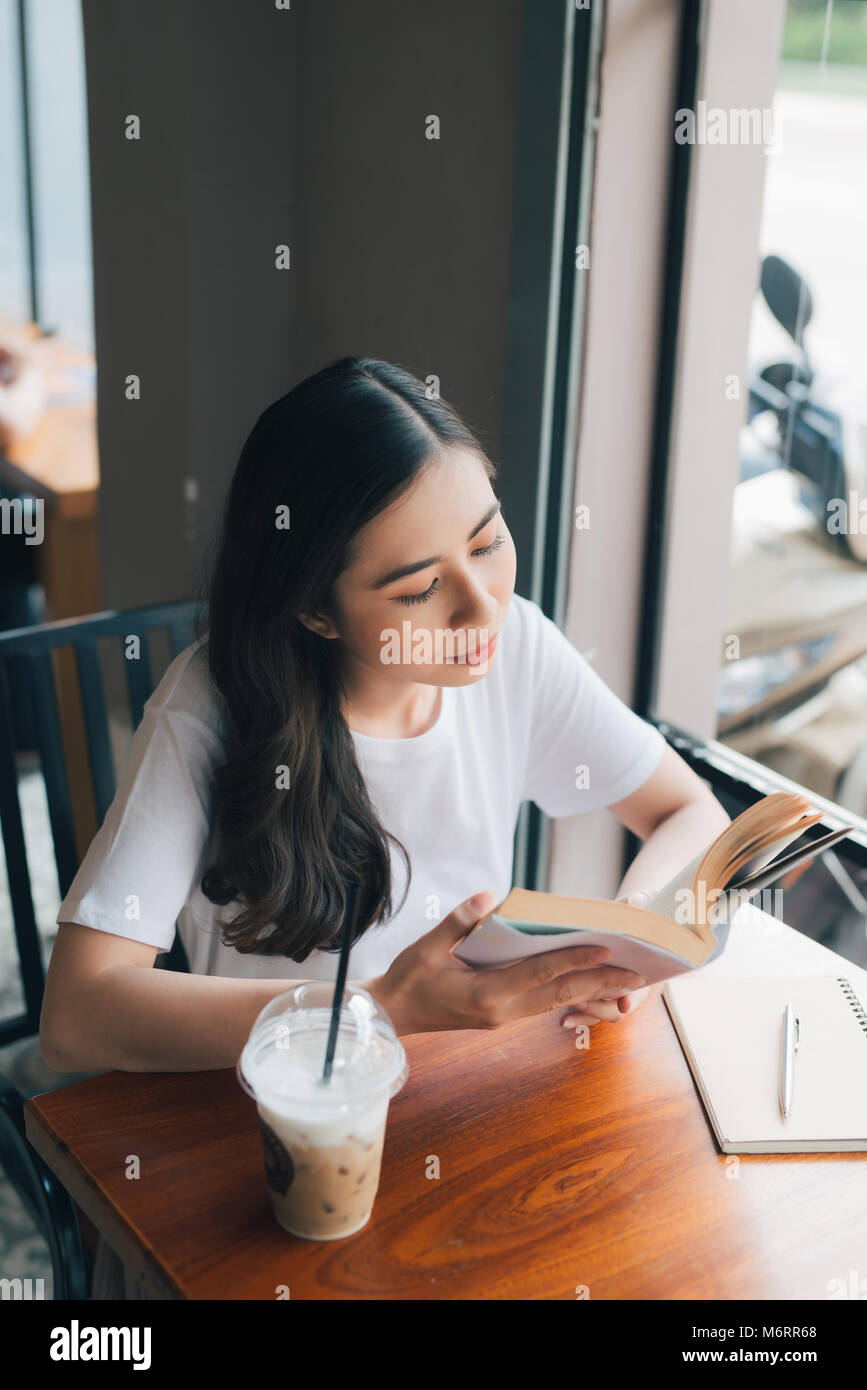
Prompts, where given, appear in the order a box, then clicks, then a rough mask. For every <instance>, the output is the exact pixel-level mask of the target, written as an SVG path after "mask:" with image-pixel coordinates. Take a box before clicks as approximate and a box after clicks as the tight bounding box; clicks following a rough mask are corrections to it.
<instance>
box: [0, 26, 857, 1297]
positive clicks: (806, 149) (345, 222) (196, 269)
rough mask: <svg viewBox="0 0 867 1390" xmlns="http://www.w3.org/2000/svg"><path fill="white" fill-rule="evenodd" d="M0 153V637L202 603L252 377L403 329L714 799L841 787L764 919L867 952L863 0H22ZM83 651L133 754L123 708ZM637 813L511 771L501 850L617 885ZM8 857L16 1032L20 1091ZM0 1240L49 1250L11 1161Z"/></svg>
mask: <svg viewBox="0 0 867 1390" xmlns="http://www.w3.org/2000/svg"><path fill="white" fill-rule="evenodd" d="M702 104H703V107H704V112H705V115H706V116H707V118H708V119H707V121H706V123H705V125H704V127H702V123H701V121H700V120H697V122H696V130H697V131H701V130H702V129H704V130H705V136H706V138H701V137H699V139H697V140H696V142H695V143H689V142H685V143H681V142H680V141H679V140H677V139H676V138H675V131H676V128H677V113H678V112H679V111H680V112H682V111H683V110H689V111H694V112H698V110H699V106H700V105H702ZM714 113H716V114H715V115H714ZM711 132H713V133H711ZM0 180H2V188H3V197H2V199H0V522H2V525H0V633H9V632H12V631H23V630H34V631H35V630H38V629H40V628H41V626H42V625H44V624H46V623H54V622H57V621H69V622H74V621H75V620H79V619H81V618H84V617H86V616H88V615H93V614H98V613H106V612H114V611H121V612H122V611H125V610H128V609H133V608H134V609H139V608H143V607H146V606H153V605H161V604H171V603H176V602H178V601H180V600H186V599H190V598H192V597H194V595H195V594H196V592H197V590H198V585H199V583H200V579H201V572H202V565H203V563H204V561H205V559H206V556H207V552H208V547H209V544H210V541H211V538H212V535H213V530H214V527H215V525H216V521H217V517H218V512H219V508H220V505H221V503H222V499H223V495H224V493H225V489H226V486H227V484H228V481H229V479H230V477H231V473H232V471H233V468H234V466H235V463H236V461H237V457H238V453H239V450H240V447H241V444H242V443H243V440H244V438H245V436H246V434H247V433H248V431H249V429H250V427H251V425H252V423H253V422H254V420H255V418H256V417H257V415H258V413H259V412H260V411H261V410H262V409H263V408H264V407H265V406H266V405H267V404H268V403H269V402H270V401H272V400H273V399H274V398H275V397H276V396H278V395H280V394H282V393H283V392H284V391H286V390H288V389H289V388H290V387H291V386H292V385H293V384H294V383H295V382H296V381H298V380H300V379H301V378H303V377H304V376H306V375H307V374H309V373H310V372H312V371H315V370H316V369H317V368H319V367H320V366H322V365H323V364H324V363H325V362H326V361H327V360H329V359H330V358H333V357H337V356H340V355H343V354H345V353H359V354H371V355H376V356H381V357H385V358H389V359H391V360H394V361H396V362H400V363H402V364H403V365H405V366H406V367H408V368H409V369H410V370H411V371H413V372H415V373H416V374H417V375H418V376H420V377H422V378H424V379H426V380H428V381H429V382H430V383H431V384H432V386H433V388H434V389H437V390H439V391H440V392H441V394H442V395H443V396H444V397H445V398H446V399H447V400H449V401H451V402H452V403H453V404H454V405H456V406H457V408H458V409H459V410H460V411H461V412H462V413H463V414H464V415H465V416H466V418H467V419H468V421H469V423H470V424H471V426H472V427H473V428H475V429H476V430H477V432H478V433H479V434H480V436H481V438H482V440H483V442H484V443H485V445H486V447H487V448H488V450H489V452H490V454H491V457H492V458H494V459H495V460H496V461H497V463H498V464H499V466H500V470H501V474H500V494H501V496H502V498H503V504H504V513H505V515H506V517H507V519H508V522H509V525H510V528H511V530H512V533H513V535H514V536H515V539H516V544H517V548H518V556H519V569H518V579H517V588H518V591H519V592H520V593H523V594H525V595H527V596H529V597H531V598H533V599H535V600H536V601H537V602H538V603H539V604H540V605H541V606H542V608H543V609H544V611H545V612H547V613H548V614H549V615H550V616H551V617H552V618H553V619H554V620H555V621H556V622H557V623H558V624H559V625H560V626H561V627H562V628H563V630H564V631H565V632H566V633H567V635H568V636H569V638H570V640H571V641H572V642H573V643H574V644H575V645H576V647H578V648H579V649H580V650H581V651H582V652H584V654H585V656H587V658H588V659H589V660H591V661H592V662H593V664H594V666H595V668H596V669H597V670H598V671H599V672H600V674H601V675H602V676H603V678H604V679H605V680H606V681H607V682H608V683H609V684H610V685H611V686H612V688H614V689H615V690H616V691H617V693H618V694H619V695H620V696H621V697H622V698H623V699H625V700H627V701H628V702H629V703H630V704H631V705H632V706H633V708H635V709H637V710H638V712H639V713H641V714H642V715H644V717H646V718H648V719H651V720H653V721H654V722H656V723H657V724H658V725H659V727H660V728H662V730H663V732H664V733H665V734H666V736H667V737H668V738H669V740H670V741H671V742H672V744H673V745H674V746H675V747H676V748H677V749H678V751H679V752H680V753H681V754H682V756H684V757H685V758H686V759H687V760H688V761H689V762H690V764H691V765H692V766H693V767H695V769H696V770H697V771H698V772H699V774H700V775H701V776H703V777H705V778H706V779H707V780H708V782H709V783H710V784H711V786H712V787H713V789H714V791H715V792H716V793H717V795H718V796H719V797H720V799H721V800H722V801H723V802H724V804H725V805H726V807H727V809H728V810H729V812H730V813H731V814H732V815H735V814H737V813H738V812H739V811H741V810H743V809H744V808H745V807H746V806H747V805H748V804H750V803H751V802H752V801H754V800H755V799H756V798H757V797H758V796H760V795H763V794H765V793H767V792H769V791H773V790H779V789H792V788H793V787H794V788H796V789H801V790H803V791H804V794H805V795H808V796H809V797H810V799H811V800H812V801H813V802H814V804H815V805H816V806H817V807H819V808H821V809H822V810H823V811H825V813H826V817H827V819H826V826H827V828H833V827H834V826H836V825H837V824H839V823H841V820H842V819H848V820H850V821H851V822H852V824H853V825H854V826H855V831H854V833H853V835H852V837H851V839H850V840H849V841H847V842H846V844H845V849H843V850H840V851H835V852H831V853H828V854H826V855H824V856H823V857H822V859H821V861H819V862H817V863H816V864H814V865H813V866H810V867H809V868H808V869H807V870H802V871H796V873H795V874H793V875H790V877H789V879H787V880H786V881H785V883H784V885H783V887H784V892H785V898H784V902H785V908H784V914H783V915H784V916H785V920H786V921H787V922H788V923H789V924H790V925H791V926H793V927H796V928H797V929H798V930H800V931H802V932H805V933H806V934H807V935H809V936H811V937H813V938H814V939H816V940H819V941H821V942H823V943H824V944H825V945H828V946H830V947H832V948H833V949H834V950H836V951H839V952H840V953H841V954H842V955H844V956H845V957H846V958H847V959H849V960H852V961H853V962H856V963H858V964H860V965H865V964H867V936H865V929H867V819H865V818H867V334H865V323H867V3H865V2H864V0H763V2H762V4H761V5H756V4H755V3H754V0H705V3H698V0H604V2H603V0H592V4H588V5H586V6H582V7H580V8H579V7H578V6H577V5H575V4H573V3H571V0H473V3H472V4H471V5H467V4H465V3H462V2H460V0H441V2H440V3H439V4H438V5H436V6H433V7H431V6H429V5H425V4H423V3H421V0H399V3H398V0H365V4H364V5H357V4H354V3H351V0H294V3H292V4H291V7H287V8H278V7H277V5H276V4H275V5H272V6H268V5H261V6H256V7H253V6H250V5H245V4H243V3H242V0H207V3H206V0H185V3H184V4H183V5H177V4H173V3H170V0H83V3H79V2H78V0H0ZM862 503H863V505H862ZM40 527H42V528H43V533H42V534H41V536H40V539H39V541H38V543H36V538H37V535H38V534H39V528H40ZM29 541H32V542H34V543H28V542H29ZM169 636H170V634H166V633H162V634H161V635H158V636H156V637H155V638H154V639H153V641H152V642H151V643H150V647H149V650H148V661H149V678H150V680H151V681H152V682H153V683H155V682H156V680H158V679H159V676H160V674H161V672H162V670H163V669H164V668H165V665H166V664H167V663H168V661H169V660H170V658H171V652H172V647H171V644H170V640H169ZM98 652H99V672H100V676H101V682H102V685H103V686H104V690H105V694H106V704H107V712H108V723H109V730H110V740H109V742H110V753H111V758H112V761H113V767H114V773H115V775H116V773H117V771H118V769H119V768H120V767H121V766H122V765H123V761H124V759H125V757H126V754H127V751H128V748H129V741H130V738H131V736H132V731H133V727H134V725H135V722H136V711H135V702H134V701H133V705H132V707H130V701H129V700H128V699H127V688H126V681H125V673H124V670H123V664H124V663H123V658H122V653H121V652H120V651H118V650H117V645H116V643H112V642H111V641H109V640H108V639H105V640H100V641H99V643H98ZM71 663H72V656H71V653H68V652H67V653H64V652H62V651H56V652H54V653H53V655H52V670H53V677H54V680H55V685H56V699H57V715H58V728H59V736H60V742H61V744H62V754H63V761H64V765H65V768H66V772H67V774H68V800H69V824H68V826H67V829H68V831H69V837H70V843H71V844H72V846H73V849H72V851H71V853H72V855H73V857H74V858H75V857H77V858H78V859H80V857H81V856H83V854H84V852H85V851H86V848H87V845H88V844H89V842H90V839H91V838H92V836H93V834H94V833H95V830H96V828H97V826H98V824H99V822H100V820H101V814H100V799H99V796H98V795H97V794H96V793H95V789H94V779H93V776H92V775H91V774H92V767H91V763H90V759H89V745H88V730H87V727H86V723H85V719H84V714H83V710H82V704H81V698H80V689H79V683H78V679H77V673H76V668H75V666H74V664H71ZM5 669H6V675H5V676H4V677H3V680H5V681H7V685H6V686H5V687H4V688H5V690H6V695H5V697H4V698H5V700H6V701H7V729H6V733H7V736H8V737H9V738H11V744H10V747H11V748H12V752H13V754H14V760H13V761H12V762H9V761H8V760H7V761H6V762H4V764H3V767H4V768H6V783H5V785H6V792H5V793H2V792H0V812H2V819H3V830H4V848H5V852H6V853H5V862H10V863H11V862H12V846H13V839H14V834H15V829H14V824H13V822H14V819H15V816H14V808H13V802H15V803H16V804H18V805H19V806H20V816H21V826H22V827H23V837H24V841H25V843H26V864H27V870H28V877H29V892H30V894H31V897H32V905H33V915H34V921H35V924H36V929H37V931H38V936H39V941H40V943H41V946H40V949H41V953H42V960H43V961H47V958H48V953H49V952H50V947H51V942H52V941H53V938H54V934H55V931H56V927H55V922H54V917H55V915H56V912H57V908H58V905H59V902H60V898H61V896H62V891H61V889H62V880H63V879H64V875H65V874H66V869H64V867H63V864H61V868H60V870H59V871H58V865H57V854H56V850H57V844H58V836H59V830H58V822H57V818H56V816H55V815H53V813H52V806H51V804H50V802H51V796H50V795H49V794H48V792H47V790H46V786H47V783H46V744H45V739H44V733H43V728H42V724H41V722H40V719H38V718H37V717H36V714H37V710H38V708H41V707H39V706H38V705H37V702H36V701H35V699H34V691H33V687H32V683H31V676H32V671H31V667H30V666H28V664H27V662H26V661H25V660H24V658H23V657H16V656H12V657H10V659H9V660H8V661H7V663H6V668H5ZM0 694H2V690H0ZM59 746H60V744H59V745H58V747H59ZM4 756H5V755H4ZM0 774H2V768H0ZM2 781H3V777H2V775H0V782H2ZM50 781H51V776H50V769H49V778H48V782H49V783H50ZM10 783H14V784H15V795H14V796H13V795H12V789H11V786H10ZM16 824H17V822H16ZM635 848H636V845H635V843H634V842H633V841H632V840H631V837H628V836H624V835H623V833H622V832H621V829H620V827H619V826H618V825H617V824H616V823H615V822H614V821H613V818H612V817H610V816H608V815H607V814H606V813H594V814H591V815H588V816H577V817H572V818H570V819H568V820H566V821H558V822H554V823H551V822H548V821H547V820H546V818H545V817H544V816H542V814H541V813H540V812H539V811H538V808H536V807H533V806H529V805H528V806H525V808H524V809H523V811H522V816H521V822H520V824H519V827H518V833H517V835H516V843H515V853H516V860H515V882H516V883H525V884H526V885H527V886H530V887H534V886H535V887H543V886H548V887H550V888H551V889H552V891H558V892H569V891H572V892H581V893H584V894H588V895H600V896H602V895H604V896H607V895H610V894H611V893H612V892H613V891H614V889H615V887H616V884H617V882H618V880H619V877H620V874H621V872H622V869H623V867H624V864H625V863H626V862H627V861H628V859H629V857H630V856H631V855H632V854H634V852H635ZM3 862H4V861H3V858H2V857H0V1030H3V1031H0V1069H3V1070H5V1071H6V1073H7V1074H8V1075H10V1076H12V1075H13V1073H14V1075H15V1079H16V1084H17V1085H18V1086H19V1089H20V1090H22V1091H23V1092H24V1093H25V1094H26V1093H27V1092H28V1089H29V1093H31V1094H32V1093H34V1092H35V1091H37V1090H39V1089H44V1088H45V1087H46V1086H47V1085H49V1084H52V1078H51V1076H50V1075H46V1072H45V1070H44V1069H43V1068H42V1066H41V1062H40V1059H39V1057H38V1048H36V1047H35V1045H34V1044H35V1032H36V1029H37V1028H38V1004H37V1003H34V1001H35V1000H36V1001H38V997H39V992H40V989H41V985H40V983H39V981H40V979H41V975H40V972H41V968H42V966H41V963H40V962H39V961H35V962H34V963H33V964H32V973H31V977H30V980H29V982H27V983H26V985H25V982H24V980H23V977H22V972H21V969H20V968H19V967H20V960H21V940H22V930H23V929H22V927H21V920H22V918H21V913H22V910H23V909H22V907H21V896H20V892H19V887H20V885H18V886H17V885H16V880H15V875H11V874H6V873H5V871H4V868H3ZM34 980H35V981H36V983H35V984H34V983H33V981H34ZM0 1249H9V1250H13V1251H14V1252H15V1253H16V1261H13V1263H15V1267H16V1270H18V1269H19V1267H20V1270H21V1271H22V1272H24V1271H25V1270H27V1269H30V1270H32V1271H33V1272H34V1273H37V1272H40V1271H43V1272H44V1270H45V1268H46V1267H47V1266H46V1257H45V1252H44V1247H43V1246H42V1244H41V1242H40V1239H39V1237H38V1236H37V1235H36V1234H35V1231H34V1230H33V1228H32V1226H28V1223H27V1218H26V1216H25V1215H24V1213H23V1212H22V1211H21V1210H20V1206H19V1205H18V1204H17V1199H16V1197H15V1195H14V1193H13V1191H12V1189H11V1187H9V1186H8V1185H7V1184H5V1183H0Z"/></svg>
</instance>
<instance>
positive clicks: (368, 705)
mask: <svg viewBox="0 0 867 1390" xmlns="http://www.w3.org/2000/svg"><path fill="white" fill-rule="evenodd" d="M441 708H442V687H441V686H438V685H419V684H417V683H415V682H400V683H399V684H398V683H397V682H393V681H392V682H386V683H385V686H384V687H383V686H381V685H377V686H376V687H374V686H370V685H365V683H364V682H357V683H356V684H355V686H354V687H351V688H350V690H349V692H348V695H347V696H346V698H344V700H343V717H344V719H345V720H346V723H347V725H348V726H349V728H350V729H353V730H354V731H355V732H356V733H357V734H366V735H367V736H368V737H369V738H418V737H419V735H420V734H424V733H426V732H427V730H428V729H430V728H432V727H433V725H434V724H435V723H436V722H437V720H438V719H439V715H440V710H441Z"/></svg>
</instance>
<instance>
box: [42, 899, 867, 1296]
mask: <svg viewBox="0 0 867 1390" xmlns="http://www.w3.org/2000/svg"><path fill="white" fill-rule="evenodd" d="M706 969H707V970H709V971H714V972H716V973H720V974H795V975H797V974H811V973H822V974H834V975H837V974H846V975H847V976H848V977H849V979H850V980H851V981H852V983H853V985H855V987H856V989H858V990H859V991H860V993H861V995H862V998H863V999H864V1000H865V1002H867V972H865V971H863V970H859V969H857V968H856V967H855V966H853V965H851V964H849V962H847V961H844V960H843V959H842V957H840V956H837V955H835V954H834V953H832V952H830V951H826V950H825V949H824V948H823V947H821V946H818V945H816V944H815V943H813V942H811V941H810V940H809V939H808V938H806V937H804V936H801V935H800V934H799V933H797V932H793V931H791V930H790V929H789V928H788V927H784V926H782V924H779V923H777V922H775V920H774V919H773V918H767V917H765V915H764V914H763V913H760V912H758V911H756V910H755V909H754V908H750V907H747V908H744V909H742V910H741V912H740V913H739V915H738V918H737V920H736V922H735V924H734V926H733V927H732V930H731V936H730V942H729V946H728V947H727V950H726V952H725V954H724V955H723V957H721V959H720V960H719V961H718V962H715V963H714V964H713V965H712V966H709V967H706ZM558 1018H559V1014H552V1015H548V1016H545V1017H540V1018H536V1019H530V1020H522V1021H520V1022H519V1023H516V1024H514V1025H511V1026H510V1027H507V1028H504V1029H500V1030H496V1031H494V1032H491V1033H485V1032H462V1033H436V1034H427V1035H424V1036H414V1037H410V1038H407V1039H406V1040H405V1046H406V1050H407V1054H408V1057H409V1062H410V1067H411V1074H410V1078H409V1081H408V1082H407V1084H406V1086H405V1088H404V1090H403V1091H402V1092H401V1093H400V1094H399V1095H398V1096H397V1097H396V1098H395V1099H394V1100H393V1101H392V1105H391V1111H390V1115H389V1122H388V1130H387V1136H386V1143H385V1151H384V1157H383V1171H382V1182H381V1186H380V1190H379V1195H378V1197H377V1201H376V1206H375V1208H374V1213H373V1216H372V1218H371V1220H370V1222H369V1224H368V1225H367V1227H366V1228H365V1229H364V1230H362V1231H359V1232H358V1234H357V1235H355V1236H351V1237H348V1238H347V1239H346V1240H343V1241H335V1242H330V1243H322V1244H316V1243H315V1242H308V1241H303V1240H298V1239H295V1238H294V1237H292V1236H289V1235H287V1234H286V1233H285V1232H283V1231H282V1230H281V1228H280V1227H279V1226H278V1225H277V1224H276V1223H275V1221H274V1220H273V1217H272V1215H271V1209H270V1204H269V1201H268V1196H267V1192H266V1188H265V1180H264V1173H263V1166H262V1154H261V1145H260V1138H259V1132H258V1127H257V1121H256V1109H255V1105H254V1103H253V1101H252V1100H251V1099H250V1098H249V1097H248V1096H247V1095H246V1094H245V1093H244V1092H243V1091H242V1090H241V1088H240V1086H239V1085H238V1083H237V1081H236V1079H235V1076H234V1072H233V1071H231V1070H228V1071H217V1072H197V1073H184V1074H180V1075H179V1074H146V1075H145V1074H128V1073H122V1072H109V1073H107V1074H106V1075H104V1076H100V1077H94V1078H92V1079H90V1080H88V1081H85V1082H82V1083H80V1084H78V1085H74V1086H70V1087H68V1088H66V1089H64V1090H61V1091H54V1092H49V1093H47V1094H45V1095H42V1096H37V1097H35V1098H34V1099H31V1100H29V1101H28V1102H27V1106H26V1112H27V1113H26V1123H27V1133H28V1136H29V1138H30V1141H31V1143H32V1144H33V1145H34V1147H35V1148H36V1149H37V1150H38V1151H39V1153H40V1154H41V1155H42V1156H43V1158H44V1159H45V1160H46V1162H47V1163H48V1164H49V1166H50V1167H51V1168H52V1169H53V1170H54V1172H55V1173H56V1174H57V1175H58V1177H59V1178H60V1179H61V1181H62V1182H63V1183H64V1185H65V1186H66V1187H67V1189H68V1190H69V1192H70V1193H71V1194H72V1196H73V1198H74V1199H75V1201H76V1202H77V1203H78V1204H79V1206H80V1207H81V1208H82V1209H83V1211H84V1212H85V1213H86V1215H87V1216H88V1217H89V1218H90V1220H91V1221H92V1222H93V1223H94V1225H95V1226H96V1227H97V1228H98V1229H99V1230H100V1231H101V1232H102V1233H103V1234H104V1235H105V1237H106V1239H107V1240H108V1241H109V1243H110V1244H111V1245H112V1247H113V1248H114V1249H115V1250H116V1251H117V1253H118V1254H119V1255H120V1256H121V1258H122V1259H123V1260H124V1261H125V1262H127V1263H128V1264H129V1265H130V1267H131V1269H132V1271H133V1273H134V1274H135V1275H136V1277H137V1278H138V1279H140V1280H141V1282H142V1283H143V1284H144V1285H145V1286H146V1287H147V1288H148V1289H149V1291H151V1292H152V1294H153V1296H155V1297H157V1298H190V1299H269V1300H273V1299H275V1297H276V1296H277V1293H276V1291H277V1290H278V1288H279V1287H280V1286H284V1285H285V1286H288V1288H289V1297H290V1298H294V1299H299V1298H301V1299H331V1298H338V1299H340V1298H355V1299H376V1298H385V1299H570V1300H571V1299H575V1298H576V1297H577V1296H578V1292H579V1291H580V1290H581V1289H582V1288H586V1289H587V1290H588V1291H589V1297H590V1298H591V1299H642V1298H650V1299H687V1298H698V1299H770V1298H785V1299H818V1300H821V1299H824V1298H826V1297H827V1289H828V1281H829V1280H830V1279H833V1278H840V1277H844V1278H845V1277H847V1275H848V1271H849V1270H850V1269H853V1268H858V1269H861V1270H863V1268H864V1257H865V1251H867V1203H865V1201H864V1193H865V1190H867V1155H865V1154H803V1155H801V1154H798V1155H788V1154H785V1155H783V1154H773V1155H761V1154H751V1155H744V1156H740V1158H738V1159H733V1158H732V1157H730V1156H726V1155H723V1154H720V1153H719V1151H718V1150H717V1148H716V1144H715V1142H714V1138H713V1135H712V1132H711V1130H710V1127H709V1125H708V1123H707V1120H706V1118H705V1114H704V1110H703V1108H702V1105H701V1101H700V1100H699V1097H698V1094H697V1092H696V1090H695V1088H694V1085H693V1082H692V1077H691V1075H690V1072H689V1070H688V1068H687V1065H686V1062H685V1060H684V1058H683V1055H682V1053H681V1050H680V1047H679V1045H678V1042H677V1039H676V1037H675V1034H674V1030H673V1027H672V1025H671V1023H670V1020H669V1018H668V1014H667V1012H666V1009H665V1005H664V1004H663V1001H662V999H661V998H660V997H659V995H658V993H657V994H656V995H655V997H653V998H651V999H649V1000H648V1001H647V1003H646V1004H645V1005H644V1006H643V1007H642V1008H641V1009H640V1010H638V1011H637V1012H636V1014H635V1015H634V1016H632V1017H630V1018H627V1019H625V1020H624V1021H623V1022H622V1023H620V1024H617V1025H609V1024H604V1023H600V1024H598V1025H597V1026H596V1027H594V1028H593V1029H592V1030H591V1034H590V1036H591V1046H590V1048H589V1050H586V1051H579V1050H577V1049H576V1047H575V1044H574V1035H572V1034H571V1033H567V1032H566V1031H565V1030H563V1029H560V1028H559V1026H558V1023H557V1020H558ZM130 1154H137V1155H138V1156H139V1158H140V1161H141V1177H140V1178H139V1179H137V1180H129V1179H128V1178H127V1177H126V1176H125V1165H126V1161H127V1156H128V1155H130ZM432 1156H436V1158H437V1159H438V1160H439V1170H440V1176H439V1177H438V1178H430V1177H428V1176H427V1173H428V1172H429V1171H430V1170H431V1168H432ZM733 1164H734V1165H735V1167H736V1169H737V1172H738V1176H737V1178H732V1176H731V1175H730V1174H731V1171H732V1165H733ZM284 1297H285V1295H284Z"/></svg>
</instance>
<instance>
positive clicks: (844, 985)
mask: <svg viewBox="0 0 867 1390" xmlns="http://www.w3.org/2000/svg"><path fill="white" fill-rule="evenodd" d="M837 983H838V984H839V986H840V988H841V989H842V991H843V993H844V994H845V996H846V998H847V999H848V1001H849V1007H850V1009H851V1010H852V1012H853V1013H854V1015H855V1017H856V1018H857V1020H858V1022H859V1024H860V1026H861V1028H862V1029H863V1030H864V1032H865V1034H867V1010H865V1009H864V1008H863V1006H862V1004H861V1001H860V999H859V998H858V996H857V994H856V993H855V991H854V989H853V988H852V986H851V984H850V983H849V981H848V980H847V979H846V978H845V976H843V975H838V976H837Z"/></svg>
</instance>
